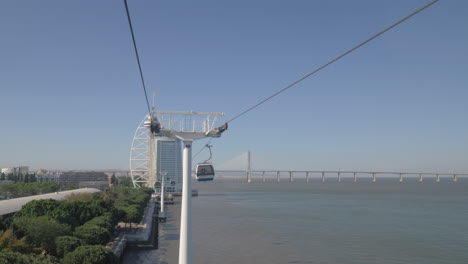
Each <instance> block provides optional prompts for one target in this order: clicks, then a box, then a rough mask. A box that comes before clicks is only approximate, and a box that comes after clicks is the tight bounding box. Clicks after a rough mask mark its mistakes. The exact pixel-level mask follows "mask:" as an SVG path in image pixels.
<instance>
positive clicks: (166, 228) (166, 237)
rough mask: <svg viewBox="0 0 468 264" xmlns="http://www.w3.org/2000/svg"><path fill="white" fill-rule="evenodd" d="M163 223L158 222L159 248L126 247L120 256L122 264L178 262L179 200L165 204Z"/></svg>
mask: <svg viewBox="0 0 468 264" xmlns="http://www.w3.org/2000/svg"><path fill="white" fill-rule="evenodd" d="M166 217H167V221H166V222H165V223H159V249H145V248H128V249H126V251H125V253H124V256H123V258H122V263H123V264H127V263H128V264H130V263H132V264H133V263H138V264H146V263H148V264H149V263H152V264H154V263H159V264H172V263H175V264H177V263H178V259H179V258H178V255H179V237H180V231H179V228H180V200H179V199H177V200H175V202H174V204H173V205H166Z"/></svg>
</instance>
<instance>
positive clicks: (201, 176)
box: [195, 163, 215, 181]
mask: <svg viewBox="0 0 468 264" xmlns="http://www.w3.org/2000/svg"><path fill="white" fill-rule="evenodd" d="M195 176H196V178H197V181H212V180H213V179H214V176H215V172H214V168H213V165H212V164H211V163H198V165H197V169H196V174H195Z"/></svg>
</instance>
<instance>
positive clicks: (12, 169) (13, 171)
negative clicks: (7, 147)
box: [2, 168, 16, 175]
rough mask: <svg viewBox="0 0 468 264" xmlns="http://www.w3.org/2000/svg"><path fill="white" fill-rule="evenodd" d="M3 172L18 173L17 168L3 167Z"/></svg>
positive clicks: (6, 173)
mask: <svg viewBox="0 0 468 264" xmlns="http://www.w3.org/2000/svg"><path fill="white" fill-rule="evenodd" d="M2 173H4V174H5V175H8V174H16V170H15V168H3V169H2Z"/></svg>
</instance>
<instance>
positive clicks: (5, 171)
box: [1, 166, 29, 175]
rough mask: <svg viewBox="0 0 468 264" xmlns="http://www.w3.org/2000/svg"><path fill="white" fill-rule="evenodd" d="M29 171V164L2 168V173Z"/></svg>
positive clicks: (16, 173) (25, 172) (23, 172)
mask: <svg viewBox="0 0 468 264" xmlns="http://www.w3.org/2000/svg"><path fill="white" fill-rule="evenodd" d="M28 172H29V167H28V166H18V167H12V168H3V169H1V173H4V174H5V175H8V174H15V175H18V174H23V175H25V174H27V173H28Z"/></svg>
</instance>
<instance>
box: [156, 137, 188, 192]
mask: <svg viewBox="0 0 468 264" xmlns="http://www.w3.org/2000/svg"><path fill="white" fill-rule="evenodd" d="M155 144H156V172H157V175H158V182H160V181H161V175H164V174H165V175H166V177H165V179H166V181H165V182H164V189H165V191H167V192H182V147H181V146H182V145H181V141H180V140H176V139H171V138H166V137H163V138H157V139H156V143H155Z"/></svg>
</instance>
